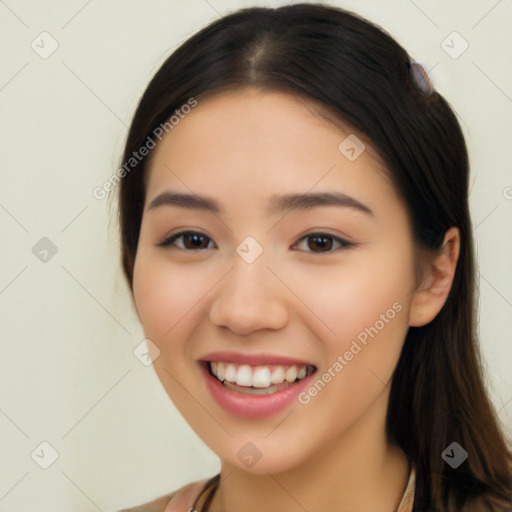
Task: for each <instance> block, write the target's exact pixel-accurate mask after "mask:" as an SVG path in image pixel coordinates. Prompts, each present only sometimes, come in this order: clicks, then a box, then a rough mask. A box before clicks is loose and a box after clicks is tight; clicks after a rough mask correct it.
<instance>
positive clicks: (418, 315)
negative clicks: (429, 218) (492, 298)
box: [409, 227, 460, 327]
mask: <svg viewBox="0 0 512 512" xmlns="http://www.w3.org/2000/svg"><path fill="white" fill-rule="evenodd" d="M459 252H460V232H459V230H458V228H456V227H452V228H450V229H449V230H448V231H447V232H446V233H445V236H444V241H443V245H442V247H441V249H440V251H439V252H438V253H437V254H436V255H435V256H433V257H432V259H431V260H430V261H429V263H428V264H427V265H426V266H425V268H424V271H423V276H422V279H421V281H420V283H419V285H418V286H417V288H416V289H415V290H414V292H413V299H412V302H411V307H410V309H409V325H410V326H411V327H421V326H423V325H426V324H428V323H430V322H431V321H432V320H433V319H434V318H435V317H436V316H437V314H438V313H439V311H441V309H442V307H443V306H444V304H445V302H446V299H447V298H448V294H449V293H450V289H451V286H452V283H453V277H454V275H455V269H456V267H457V261H458V259H459Z"/></svg>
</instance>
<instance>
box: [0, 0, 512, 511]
mask: <svg viewBox="0 0 512 512" xmlns="http://www.w3.org/2000/svg"><path fill="white" fill-rule="evenodd" d="M283 3H285V2H277V1H275V2H274V1H267V2H254V3H253V2H243V1H241V0H238V1H237V0H208V1H206V0H189V1H176V0H172V1H170V0H167V1H164V0H152V1H144V2H143V1H142V0H139V1H125V2H122V1H120V0H115V1H108V2H107V1H100V0H92V1H86V0H73V1H66V2H64V1H60V2H59V1H49V2H38V1H35V0H34V1H28V0H24V1H21V0H18V1H16V0H6V1H0V33H1V34H2V45H0V52H1V62H2V66H1V68H0V108H1V116H0V129H1V134H0V140H1V144H2V157H1V163H0V176H1V187H0V227H1V232H2V237H1V239H2V241H1V247H2V251H1V258H2V259H1V266H0V326H1V327H0V332H1V343H2V346H1V348H2V350H1V357H0V375H1V385H0V439H1V441H0V460H1V461H2V464H1V467H0V511H1V512H28V511H33V510H38V511H39V512H60V511H62V512H64V511H66V512H68V511H97V510H100V511H113V510H117V509H119V508H121V507H123V506H128V505H130V504H134V503H138V502H141V501H145V500H149V499H152V498H154V497H156V496H157V495H159V494H163V493H165V492H169V491H171V490H173V489H175V488H177V487H179V486H181V485H183V484H185V483H187V482H189V481H191V480H195V479H198V478H202V477H206V476H209V475H212V474H214V473H215V472H216V471H217V470H218V468H219V464H218V461H217V458H216V456H215V455H214V454H212V453H211V452H210V451H209V450H208V449H207V448H206V447H205V446H204V445H203V443H202V442H201V441H200V440H199V439H198V438H197V437H196V436H195V435H194V434H193V433H192V432H191V431H190V429H189V428H188V426H187V425H186V424H185V422H184V421H183V420H182V419H181V417H180V416H179V415H178V414H177V413H176V411H175V409H174V407H173V405H172V404H171V403H170V401H169V400H168V398H167V395H166V394H165V392H164V391H163V389H161V387H160V383H159V382H158V380H157V378H156V376H155V374H154V372H153V369H152V367H151V366H149V367H146V366H144V365H143V364H142V363H141V362H140V361H139V359H137V358H136V357H135V356H134V354H133V351H134V349H135V348H136V347H137V346H138V345H139V344H140V343H141V340H142V339H143V338H144V336H143V333H142V330H141V328H140V326H139V325H138V323H137V320H136V316H135V314H134V311H133V309H132V306H131V303H130V300H129V295H128V292H127V288H126V286H125V284H124V282H123V280H122V278H121V273H120V267H119V264H118V253H117V250H118V248H117V239H116V236H117V234H116V229H115V217H114V216H113V214H112V216H111V219H112V221H111V224H112V225H111V227H110V228H109V229H108V224H109V211H108V207H107V202H106V201H105V200H103V201H101V200H97V199H95V198H94V197H93V195H92V190H93V189H94V187H96V186H101V184H102V183H103V182H104V181H105V180H106V179H107V178H108V177H109V176H110V175H111V174H112V172H114V171H115V169H116V168H117V165H118V162H119V158H120V152H121V149H122V144H123V141H124V137H125V135H126V131H127V125H128V123H129V121H130V119H131V116H132V114H133V111H134V108H135V106H136V104H137V101H138V99H139V97H140V95H141V93H142V92H143V90H144V87H145V85H146V84H147V82H148V80H149V79H150V77H151V76H152V75H153V73H154V72H155V71H156V70H157V68H158V67H159V65H160V64H161V63H162V62H163V60H164V59H165V58H166V56H167V55H168V54H169V53H170V51H172V49H174V48H175V47H176V45H177V44H178V43H179V42H180V41H182V40H183V39H184V38H186V37H187V36H189V35H191V34H192V33H194V32H195V31H196V30H198V29H199V28H200V27H202V26H203V25H205V24H206V23H207V22H209V21H211V20H213V19H215V18H216V17H217V16H219V14H222V13H224V12H226V11H227V10H231V9H235V8H238V7H241V6H246V5H268V6H277V5H281V4H283ZM331 3H333V4H336V5H340V6H342V7H346V8H349V9H353V10H355V11H356V12H358V13H360V14H362V15H363V16H366V17H367V18H369V19H370V20H373V21H375V22H377V23H378V24H380V25H381V26H382V27H384V28H385V29H387V30H388V31H389V32H390V33H391V34H392V35H394V36H395V37H396V38H397V39H398V40H399V41H400V42H401V43H402V44H403V45H404V46H405V47H406V48H407V49H408V50H409V51H410V52H411V53H412V55H413V56H414V58H415V59H417V60H419V61H421V62H422V63H423V64H424V66H425V68H427V69H428V70H431V73H430V74H431V78H432V81H433V82H434V85H435V86H436V87H437V89H438V90H439V91H440V92H441V93H442V94H444V95H445V97H446V98H447V99H448V100H449V101H450V102H451V104H452V105H453V106H454V108H455V110H456V111H457V113H458V115H459V116H460V118H461V119H462V120H463V123H464V124H463V125H464V133H465V135H466V137H467V141H468V144H469V149H470V153H471V158H472V173H473V174H472V182H473V186H472V192H471V207H472V215H473V222H474V226H475V236H476V240H477V244H478V257H479V262H480V271H481V274H480V292H481V297H480V315H481V323H480V332H481V337H482V347H483V353H484V357H485V362H486V366H487V369H488V374H489V386H490V388H491V393H492V398H493V401H494V403H495V404H496V408H497V409H498V410H499V417H500V419H501V420H502V421H503V422H504V423H505V425H506V427H507V429H508V431H509V433H512V372H510V368H511V360H512V357H511V356H512V343H511V334H510V332H511V330H512V272H511V270H510V262H511V261H512V237H511V226H512V173H511V163H510V162H511V161H512V143H511V140H510V139H511V136H512V121H511V119H512V68H511V67H510V62H512V39H511V38H510V31H511V29H512V0H500V1H497V0H480V1H468V0H457V1H450V2H445V1H443V0H414V1H412V0H393V1H387V2H383V1H381V2H378V1H361V0H360V1H355V0H346V1H345V0H340V1H338V2H331ZM454 31H456V32H458V33H459V34H460V36H462V38H463V39H461V38H460V37H459V36H457V35H455V36H454V35H452V33H453V32H454ZM42 32H47V33H48V34H43V35H40V34H41V33H42ZM448 36H449V37H448ZM447 37H448V39H447ZM443 41H446V42H445V43H442V42H443ZM464 41H467V43H468V44H469V47H468V48H467V50H466V51H465V52H464V53H462V54H461V55H460V56H458V58H453V55H455V54H456V53H459V52H460V51H461V50H462V49H463V48H464V46H465V43H464ZM56 44H58V48H57V49H56V50H55V51H54V53H52V54H51V55H47V54H48V53H49V52H51V50H52V45H56ZM31 45H32V46H31ZM446 45H448V46H449V47H451V48H447V46H446ZM443 46H444V48H443ZM445 50H448V51H449V52H451V53H452V56H450V55H449V54H448V53H447V52H446V51H445ZM41 55H42V56H41ZM43 57H46V58H43ZM43 237H47V238H48V239H49V240H51V242H52V244H53V245H54V246H55V248H56V250H57V253H56V254H55V255H53V256H52V253H51V249H49V246H48V245H46V246H45V245H44V244H48V242H47V241H46V242H45V241H43V242H39V243H40V244H42V245H38V246H36V249H35V250H34V252H35V253H36V254H34V253H33V249H32V248H33V247H34V245H35V244H36V243H38V241H39V240H40V239H41V238H43ZM44 250H48V251H49V252H48V253H44ZM45 257H46V259H47V261H46V262H44V261H40V259H39V258H45ZM42 442H46V443H49V445H50V446H49V445H47V444H43V445H41V443H42ZM53 450H55V451H56V452H58V458H57V459H56V460H55V461H54V462H53V463H52V464H51V465H50V466H49V467H48V468H47V469H43V468H42V467H41V465H43V466H44V465H48V464H49V463H51V462H52V453H53ZM31 454H32V455H31Z"/></svg>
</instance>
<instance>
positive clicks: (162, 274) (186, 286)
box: [133, 251, 212, 342]
mask: <svg viewBox="0 0 512 512" xmlns="http://www.w3.org/2000/svg"><path fill="white" fill-rule="evenodd" d="M204 277H205V275H204V272H199V271H198V267H196V266H195V265H192V264H188V265H180V266H177V265H173V264H172V263H170V262H169V261H166V260H164V259H163V258H162V257H161V256H160V255H157V256H156V257H155V256H152V255H150V254H147V253H145V252H144V251H142V252H141V253H140V255H138V256H137V259H136V261H135V267H134V276H133V296H134V301H135V305H136V308H137V311H138V313H139V316H140V320H141V323H142V326H143V327H144V331H145V333H146V335H147V336H148V337H149V338H151V336H154V337H155V341H156V342H159V341H163V340H164V337H165V339H170V338H172V336H173V334H174V335H175V332H176V331H177V330H178V329H179V327H180V326H182V325H186V324H187V320H189V318H190V317H193V316H194V310H195V309H196V306H197V305H198V304H199V303H200V302H201V300H202V299H203V298H204V297H205V296H206V294H207V292H208V290H209V289H210V288H211V286H212V285H211V284H209V283H208V282H207V280H205V279H204Z"/></svg>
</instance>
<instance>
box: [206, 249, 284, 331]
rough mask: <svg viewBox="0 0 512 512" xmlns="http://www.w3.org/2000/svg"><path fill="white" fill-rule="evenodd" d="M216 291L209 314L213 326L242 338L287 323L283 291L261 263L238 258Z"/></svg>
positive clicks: (280, 284)
mask: <svg viewBox="0 0 512 512" xmlns="http://www.w3.org/2000/svg"><path fill="white" fill-rule="evenodd" d="M216 290H217V294H216V295H215V297H214V300H213V302H212V303H211V307H210V314H209V316H210V320H211V322H212V323H214V324H215V325H218V326H222V327H227V328H228V329H230V330H231V331H233V332H234V333H236V334H238V335H241V336H242V335H247V334H250V333H252V332H254V331H257V330H260V329H282V328H283V327H285V326H286V325H287V324H288V321H289V311H288V307H287V304H286V302H285V297H284V295H283V294H284V293H285V290H284V288H283V286H282V283H280V282H279V280H278V279H276V277H275V276H274V275H273V273H272V272H271V271H270V270H269V269H268V268H267V267H266V266H265V264H263V262H260V261H257V262H254V263H251V264H248V263H246V262H245V261H243V260H241V259H240V260H239V261H237V262H235V265H234V268H233V269H232V270H231V271H230V272H229V273H228V274H227V275H226V277H225V278H224V279H223V280H222V281H221V283H219V286H217V287H216Z"/></svg>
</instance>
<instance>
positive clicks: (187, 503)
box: [118, 479, 208, 512]
mask: <svg viewBox="0 0 512 512" xmlns="http://www.w3.org/2000/svg"><path fill="white" fill-rule="evenodd" d="M207 482H208V480H207V479H205V480H199V481H197V482H192V483H191V484H188V485H185V486H184V487H182V488H181V489H178V490H177V491H174V492H171V493H169V494H164V495H163V496H160V497H159V498H157V499H156V500H153V501H150V502H148V503H144V504H142V505H137V506H136V507H131V508H126V509H123V510H119V511H118V512H174V511H175V510H177V511H178V510H179V511H180V512H182V511H183V510H185V511H186V510H188V509H189V508H193V506H194V503H195V501H196V499H197V497H198V496H199V494H200V493H201V491H202V490H203V488H204V486H205V485H206V483H207Z"/></svg>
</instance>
